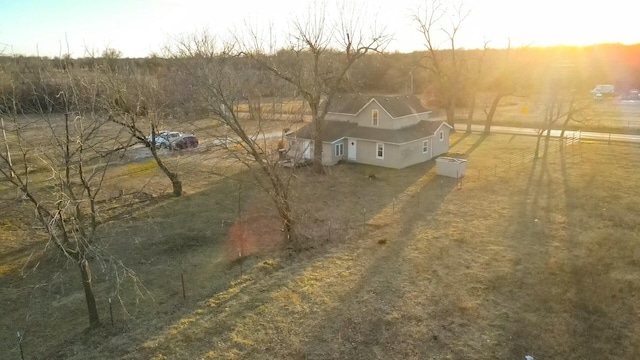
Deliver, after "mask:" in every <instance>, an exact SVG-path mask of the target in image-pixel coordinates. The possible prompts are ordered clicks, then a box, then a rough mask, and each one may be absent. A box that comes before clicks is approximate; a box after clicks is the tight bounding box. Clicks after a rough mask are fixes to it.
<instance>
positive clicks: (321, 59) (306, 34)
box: [240, 4, 389, 173]
mask: <svg viewBox="0 0 640 360" xmlns="http://www.w3.org/2000/svg"><path fill="white" fill-rule="evenodd" d="M316 6H317V8H316V9H310V11H309V13H308V14H307V15H306V16H305V17H302V18H297V19H295V20H294V21H293V23H292V29H291V31H290V35H289V37H288V39H287V42H286V45H285V46H284V47H283V48H275V46H276V45H275V44H276V41H275V40H274V38H273V36H271V37H270V38H269V39H268V40H266V41H265V40H264V39H261V37H260V36H259V35H258V33H257V32H255V31H251V32H250V35H249V39H248V40H244V41H241V42H240V43H241V44H242V51H243V54H245V55H247V56H249V57H250V58H252V59H254V60H255V61H257V63H258V64H260V65H261V66H262V67H264V68H265V69H267V70H269V71H270V72H272V73H273V74H275V75H276V76H277V77H278V78H280V79H282V80H284V81H286V82H287V83H289V84H291V85H292V86H294V87H295V89H296V90H297V92H298V93H299V94H300V96H302V98H303V99H304V102H305V103H306V104H307V105H308V106H309V109H310V112H311V121H312V123H313V126H314V147H313V149H314V150H313V160H314V170H315V171H316V172H317V173H323V172H324V168H323V166H322V128H323V126H322V124H323V122H324V119H325V117H326V115H327V112H328V110H329V107H330V106H331V102H332V101H333V98H334V97H335V95H336V94H337V93H338V92H339V91H340V90H341V89H343V86H344V85H345V83H346V82H348V78H349V69H350V68H351V66H352V65H353V64H354V63H355V62H356V61H358V60H359V59H361V58H362V57H364V56H365V55H366V54H368V53H370V52H382V51H383V50H384V49H385V47H386V45H387V44H388V41H389V38H388V36H387V35H386V34H385V31H384V29H377V28H376V26H375V24H372V25H371V30H370V31H369V32H366V31H365V26H366V25H367V24H364V23H363V20H364V19H363V18H362V17H359V16H358V15H357V14H356V13H355V12H350V11H349V10H348V9H346V7H343V9H342V11H341V13H340V16H339V17H338V18H337V19H336V20H332V19H330V18H329V17H328V16H327V13H326V10H325V9H326V7H324V6H322V4H320V5H319V4H316ZM271 35H273V34H271ZM265 44H269V45H270V46H265Z"/></svg>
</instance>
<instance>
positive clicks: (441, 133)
mask: <svg viewBox="0 0 640 360" xmlns="http://www.w3.org/2000/svg"><path fill="white" fill-rule="evenodd" d="M442 140H444V131H440V141H442Z"/></svg>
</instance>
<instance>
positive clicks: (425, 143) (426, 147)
mask: <svg viewBox="0 0 640 360" xmlns="http://www.w3.org/2000/svg"><path fill="white" fill-rule="evenodd" d="M422 153H423V154H427V153H429V140H425V141H423V142H422Z"/></svg>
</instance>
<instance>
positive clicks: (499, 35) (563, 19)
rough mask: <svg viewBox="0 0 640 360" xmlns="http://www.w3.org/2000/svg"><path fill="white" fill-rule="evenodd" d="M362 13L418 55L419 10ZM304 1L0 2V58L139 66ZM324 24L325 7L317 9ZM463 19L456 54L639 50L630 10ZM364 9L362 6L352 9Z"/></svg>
mask: <svg viewBox="0 0 640 360" xmlns="http://www.w3.org/2000/svg"><path fill="white" fill-rule="evenodd" d="M345 1H346V2H347V3H349V4H351V5H354V4H366V11H367V14H368V15H367V16H366V18H367V19H374V18H377V21H378V23H379V24H384V25H385V26H386V28H387V32H388V33H390V34H391V35H393V37H394V41H393V42H392V43H391V44H390V46H389V48H388V50H390V51H395V50H397V51H401V52H409V51H413V50H420V49H424V47H423V43H422V41H421V37H420V35H419V33H418V32H417V31H416V26H415V24H414V23H413V22H412V21H411V19H410V16H411V14H414V13H415V12H416V10H417V9H418V8H419V7H420V6H424V4H425V2H424V1H422V0H367V1H363V0H353V1H349V0H345ZM310 2H311V1H310V0H309V1H305V0H271V1H265V0H223V1H217V0H208V1H206V0H182V1H180V0H108V1H107V0H0V50H2V49H3V48H4V53H5V54H12V53H13V54H23V55H34V54H36V53H39V54H40V55H43V56H57V55H59V54H61V53H62V54H63V53H66V52H67V50H66V47H67V45H66V44H67V43H68V45H69V50H70V52H71V54H72V56H74V57H82V56H84V55H85V49H93V50H96V51H97V52H98V53H99V52H100V51H101V50H102V49H104V48H105V47H112V48H115V49H117V50H120V51H121V52H122V53H123V54H124V56H128V57H138V56H147V55H149V54H150V53H151V52H153V51H158V50H159V49H160V47H161V46H162V44H164V43H166V42H167V39H168V38H169V37H170V36H175V35H176V34H181V33H189V32H193V31H195V30H197V29H202V28H205V27H206V28H208V29H209V30H210V31H212V32H214V33H219V34H226V33H227V32H228V31H229V30H231V29H233V28H239V29H243V28H246V25H245V24H246V23H249V24H251V26H260V24H264V23H266V22H268V21H269V20H270V21H272V22H273V24H274V25H275V27H276V28H278V29H286V27H287V26H288V24H290V21H291V19H292V18H293V17H294V16H296V14H301V13H304V12H306V10H307V9H308V6H309V3H310ZM325 3H326V4H327V6H326V9H327V12H328V14H329V16H331V15H332V14H336V13H337V11H338V10H337V6H336V5H335V4H336V2H335V0H326V1H325ZM463 5H464V7H465V8H466V9H467V10H469V11H470V14H469V17H468V18H467V19H466V21H465V22H464V24H463V28H462V29H461V32H460V36H459V44H460V46H463V47H466V48H474V47H482V45H483V41H484V40H485V39H486V40H490V41H491V42H490V45H491V46H494V47H504V46H505V44H506V43H507V39H511V44H512V45H514V46H520V45H536V46H547V45H557V44H568V45H590V44H595V43H602V42H619V43H624V44H633V43H640V25H638V21H637V19H638V17H639V16H640V1H637V0H607V1H589V0H463ZM361 6H364V5H361Z"/></svg>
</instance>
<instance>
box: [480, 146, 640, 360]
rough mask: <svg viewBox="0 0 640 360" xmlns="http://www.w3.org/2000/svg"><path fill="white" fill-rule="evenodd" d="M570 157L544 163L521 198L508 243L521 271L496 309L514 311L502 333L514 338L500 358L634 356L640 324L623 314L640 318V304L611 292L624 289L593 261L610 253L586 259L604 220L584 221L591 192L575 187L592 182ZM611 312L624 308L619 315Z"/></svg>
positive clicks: (505, 283) (501, 284)
mask: <svg viewBox="0 0 640 360" xmlns="http://www.w3.org/2000/svg"><path fill="white" fill-rule="evenodd" d="M564 155H565V154H564V153H560V155H559V157H558V159H556V160H557V161H555V160H551V159H542V160H540V161H543V163H541V164H539V165H538V167H535V166H534V167H532V169H536V171H535V173H534V172H533V171H532V173H530V174H529V177H528V181H527V183H526V185H525V189H523V190H525V191H522V193H521V195H520V196H517V197H514V208H515V209H516V211H515V212H514V216H513V217H512V218H511V219H510V220H509V224H510V225H509V226H508V227H507V229H506V233H505V235H504V237H505V239H504V241H505V242H506V244H507V246H508V247H509V249H510V253H511V254H512V256H513V257H514V265H515V266H514V268H513V270H512V271H511V274H510V276H509V277H508V278H506V279H500V280H499V281H498V280H496V285H495V288H494V289H493V296H494V298H495V301H496V305H494V306H500V307H501V308H502V309H504V312H505V313H506V314H507V317H506V319H507V320H506V321H503V322H502V323H500V328H499V331H500V332H501V333H502V334H503V337H504V338H508V339H509V344H508V346H507V347H506V348H504V350H503V353H502V354H500V355H499V356H498V357H499V358H521V357H522V356H524V355H525V354H531V355H534V356H535V357H536V358H538V357H543V358H575V359H582V358H598V359H600V358H635V357H637V353H634V354H632V355H631V356H630V354H629V353H628V352H625V351H629V349H628V348H626V347H625V346H623V345H625V344H628V343H629V341H630V338H629V336H630V333H631V332H632V331H631V329H632V328H633V327H634V326H637V324H636V319H631V318H628V317H626V316H625V315H621V314H628V313H633V312H634V310H633V306H632V304H631V303H630V302H628V301H623V300H622V299H623V297H618V291H612V289H616V286H620V287H621V288H622V287H623V286H622V284H618V285H612V284H611V283H610V281H611V279H610V278H608V277H607V274H602V273H600V271H602V270H603V265H602V264H601V263H600V262H601V261H594V260H593V259H591V258H589V256H594V255H595V257H596V258H602V259H606V257H607V255H603V256H604V257H602V256H598V255H597V254H591V255H589V254H586V255H585V252H588V249H589V244H588V243H586V242H585V241H586V240H587V239H591V238H592V235H591V234H590V233H589V230H588V229H589V228H590V227H592V226H593V223H594V221H595V222H598V221H599V220H596V219H592V220H591V221H589V220H588V219H587V218H585V214H586V213H585V211H587V212H588V210H587V208H589V207H591V206H592V205H591V201H592V200H590V196H589V195H588V190H587V192H584V190H585V189H586V188H581V189H580V190H579V191H576V188H575V187H576V186H584V185H585V184H587V185H586V187H587V188H589V187H590V185H588V184H590V183H592V180H593V179H591V180H590V179H588V178H587V179H585V178H583V176H584V174H580V175H576V176H575V177H573V178H572V176H571V173H570V171H569V167H568V165H567V159H566V157H565V156H564ZM545 160H548V162H546V161H545ZM585 180H586V183H585ZM578 184H580V185H578ZM605 186H606V185H605ZM602 241H606V239H602ZM598 246H600V247H601V246H603V245H601V244H599V245H598ZM585 256H586V257H585ZM605 263H611V262H607V261H606V260H605ZM604 269H606V267H604ZM610 309H616V310H620V311H619V312H617V315H618V316H617V317H612V314H613V313H614V310H610Z"/></svg>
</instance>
